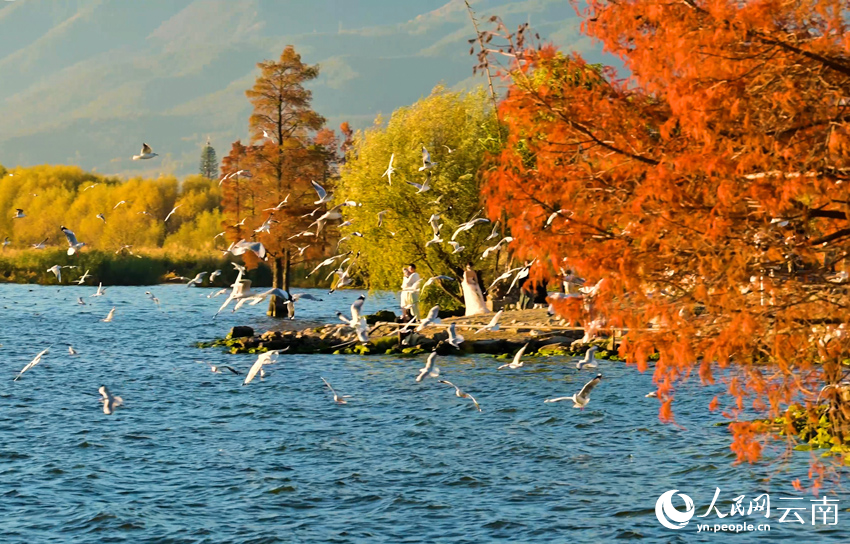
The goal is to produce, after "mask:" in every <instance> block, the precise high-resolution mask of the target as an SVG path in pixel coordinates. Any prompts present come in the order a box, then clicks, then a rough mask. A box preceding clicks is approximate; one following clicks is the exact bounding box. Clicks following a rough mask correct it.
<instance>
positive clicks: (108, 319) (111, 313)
mask: <svg viewBox="0 0 850 544" xmlns="http://www.w3.org/2000/svg"><path fill="white" fill-rule="evenodd" d="M113 317H115V306H113V307H112V309H111V310H109V313H108V314H106V317H104V318H103V319H101V321H103V322H104V323H110V322H111V321H112V318H113Z"/></svg>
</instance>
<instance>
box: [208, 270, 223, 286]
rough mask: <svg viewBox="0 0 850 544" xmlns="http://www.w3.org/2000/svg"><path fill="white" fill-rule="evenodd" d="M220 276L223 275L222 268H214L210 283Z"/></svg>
mask: <svg viewBox="0 0 850 544" xmlns="http://www.w3.org/2000/svg"><path fill="white" fill-rule="evenodd" d="M219 276H221V269H216V270H214V271H213V273H212V274H210V283H212V282H213V281H215V279H216V278H217V277H219Z"/></svg>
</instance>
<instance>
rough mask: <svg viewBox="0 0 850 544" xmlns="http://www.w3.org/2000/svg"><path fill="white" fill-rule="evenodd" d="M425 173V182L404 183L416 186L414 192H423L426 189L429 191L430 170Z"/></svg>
mask: <svg viewBox="0 0 850 544" xmlns="http://www.w3.org/2000/svg"><path fill="white" fill-rule="evenodd" d="M426 174H427V175H426V176H425V183H423V184H422V185H420V184H418V183H414V182H412V181H406V182H405V183H407V184H408V185H412V186H414V187H416V189H417V191H416V194H419V193H424V192H426V191H430V190H431V172H426Z"/></svg>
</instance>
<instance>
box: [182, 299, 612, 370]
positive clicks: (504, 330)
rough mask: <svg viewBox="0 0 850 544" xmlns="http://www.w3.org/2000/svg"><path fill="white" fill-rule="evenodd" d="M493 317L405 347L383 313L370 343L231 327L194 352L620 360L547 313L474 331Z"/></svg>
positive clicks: (342, 331) (313, 332) (323, 332)
mask: <svg viewBox="0 0 850 544" xmlns="http://www.w3.org/2000/svg"><path fill="white" fill-rule="evenodd" d="M492 316H493V314H482V315H476V316H469V317H452V318H446V319H443V320H441V323H440V324H437V325H432V326H429V327H426V328H425V329H424V330H422V331H421V332H418V333H416V332H414V333H412V334H410V336H409V337H408V338H407V341H406V343H401V342H400V337H399V334H398V330H399V329H400V328H402V327H403V324H401V323H396V322H389V321H381V320H379V318H382V317H385V314H377V315H372V316H367V322H368V323H369V326H370V328H369V342H368V343H365V344H363V343H359V342H357V337H356V335H355V334H354V330H353V329H352V328H351V327H349V326H348V325H346V324H344V323H325V322H320V321H297V320H296V321H282V322H281V323H280V324H279V325H278V326H276V327H275V328H274V329H272V330H268V331H265V332H261V333H258V332H256V331H254V329H253V328H251V327H244V326H237V327H233V328H232V329H231V331H230V332H229V333H228V335H227V336H226V337H225V338H220V339H215V340H212V341H210V342H198V343H197V344H196V345H197V347H199V348H209V347H222V348H226V349H227V350H228V351H229V352H230V353H232V354H239V353H262V352H264V351H271V350H286V353H291V354H320V353H321V354H332V355H352V354H357V355H395V356H401V357H404V356H410V357H412V356H416V355H419V354H421V353H427V352H431V351H435V352H436V353H437V354H438V355H440V356H446V355H469V354H487V355H494V356H496V357H497V358H504V357H507V356H509V355H512V354H513V353H515V352H516V351H517V350H519V349H520V348H521V347H523V346H524V345H525V344H528V348H527V349H526V353H527V354H528V355H529V356H531V355H535V354H536V355H541V356H581V355H583V354H584V352H585V351H587V349H588V348H589V347H590V346H592V345H595V346H598V347H599V352H597V354H596V358H598V359H609V360H619V357H618V356H617V351H616V348H617V345H616V340H617V338H615V337H605V336H599V337H597V338H594V339H593V340H591V341H590V342H587V343H580V342H578V341H580V340H581V339H582V338H583V337H584V332H583V329H581V328H580V327H567V326H563V325H559V321H560V320H558V319H557V318H550V317H549V316H548V315H547V314H546V310H510V311H505V312H504V313H503V315H502V319H501V321H500V328H499V330H498V331H484V332H481V333H478V334H476V331H477V330H479V329H480V328H481V327H483V326H484V325H486V324H487V323H488V322H489V321H490V319H491V318H492ZM451 324H454V325H455V327H456V329H457V332H458V334H460V335H462V336H463V337H464V342H463V343H461V344H460V346H459V347H458V348H455V347H454V346H452V345H451V344H448V343H447V339H448V332H447V328H448V326H449V325H451Z"/></svg>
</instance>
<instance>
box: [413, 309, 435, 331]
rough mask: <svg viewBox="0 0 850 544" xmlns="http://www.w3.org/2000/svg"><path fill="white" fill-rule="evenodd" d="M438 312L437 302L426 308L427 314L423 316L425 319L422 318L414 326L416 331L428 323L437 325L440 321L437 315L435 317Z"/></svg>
mask: <svg viewBox="0 0 850 544" xmlns="http://www.w3.org/2000/svg"><path fill="white" fill-rule="evenodd" d="M439 313H440V305H439V304H437V305H436V306H434V307H432V308H431V309H430V310H428V315H427V316H425V319H423V320H422V321H421V322H420V323H419V326H418V327H416V332H419V331H421V330H422V329H424V328H425V327H427V326H428V325H431V324H434V325H437V324H439V323H440V318H439V317H437V316H438V315H439Z"/></svg>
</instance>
